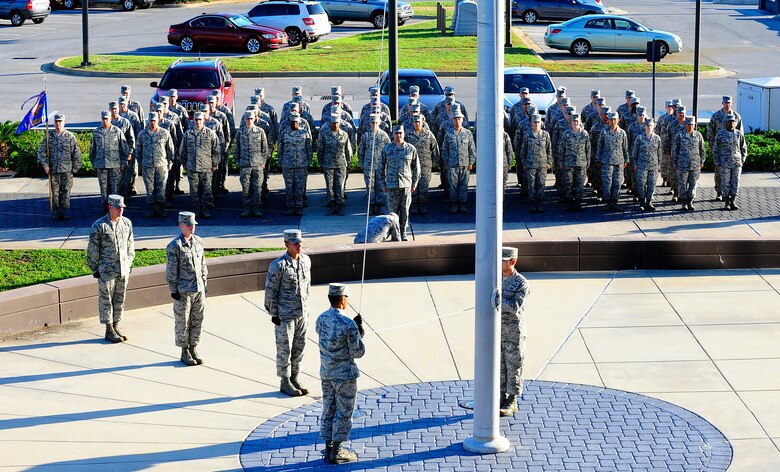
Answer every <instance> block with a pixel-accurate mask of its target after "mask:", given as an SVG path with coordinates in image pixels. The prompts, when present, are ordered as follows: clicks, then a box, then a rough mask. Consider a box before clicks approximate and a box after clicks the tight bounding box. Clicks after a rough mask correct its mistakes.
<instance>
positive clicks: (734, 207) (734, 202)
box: [729, 195, 739, 210]
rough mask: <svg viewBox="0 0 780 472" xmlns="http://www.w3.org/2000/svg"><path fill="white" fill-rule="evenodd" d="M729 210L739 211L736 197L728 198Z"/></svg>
mask: <svg viewBox="0 0 780 472" xmlns="http://www.w3.org/2000/svg"><path fill="white" fill-rule="evenodd" d="M729 210H739V207H738V206H737V196H736V195H732V196H731V198H729Z"/></svg>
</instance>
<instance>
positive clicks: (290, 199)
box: [278, 116, 312, 215]
mask: <svg viewBox="0 0 780 472" xmlns="http://www.w3.org/2000/svg"><path fill="white" fill-rule="evenodd" d="M300 123H301V118H300V117H298V116H295V117H293V118H292V120H291V121H290V129H288V130H285V131H282V133H281V135H280V137H279V152H278V156H279V164H280V165H281V166H282V175H283V176H284V187H285V192H286V194H287V214H288V215H303V205H304V201H303V199H304V196H305V192H306V179H307V178H308V175H309V173H308V170H309V164H310V163H311V160H312V144H311V135H310V134H309V132H308V131H306V130H304V129H301V128H298V125H299V124H300Z"/></svg>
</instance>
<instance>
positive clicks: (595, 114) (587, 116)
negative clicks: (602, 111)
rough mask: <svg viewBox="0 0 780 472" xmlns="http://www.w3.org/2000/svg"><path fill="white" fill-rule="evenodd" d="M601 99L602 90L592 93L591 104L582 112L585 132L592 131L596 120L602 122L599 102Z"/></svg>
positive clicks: (581, 119)
mask: <svg viewBox="0 0 780 472" xmlns="http://www.w3.org/2000/svg"><path fill="white" fill-rule="evenodd" d="M599 98H601V90H591V91H590V103H588V104H587V105H585V106H584V107H582V111H581V112H580V121H581V125H582V127H583V129H585V131H590V127H591V123H592V122H593V121H594V120H600V119H601V118H600V117H599V105H598V101H599Z"/></svg>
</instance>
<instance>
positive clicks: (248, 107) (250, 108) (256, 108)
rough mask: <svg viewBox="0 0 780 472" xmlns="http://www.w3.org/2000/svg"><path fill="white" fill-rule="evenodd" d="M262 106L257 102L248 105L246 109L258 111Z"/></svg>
mask: <svg viewBox="0 0 780 472" xmlns="http://www.w3.org/2000/svg"><path fill="white" fill-rule="evenodd" d="M259 109H260V108H259V107H258V106H257V104H253V105H247V106H246V108H244V111H251V112H252V113H254V112H256V111H257V110H259Z"/></svg>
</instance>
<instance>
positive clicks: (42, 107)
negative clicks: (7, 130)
mask: <svg viewBox="0 0 780 472" xmlns="http://www.w3.org/2000/svg"><path fill="white" fill-rule="evenodd" d="M33 99H34V100H35V104H34V105H33V106H32V108H30V111H28V112H27V114H26V115H24V118H22V122H21V123H19V127H18V128H17V129H16V134H22V133H24V132H25V131H27V130H28V129H30V128H34V127H36V126H38V125H39V124H41V123H44V122H46V123H48V122H49V113H48V111H47V108H48V107H47V106H46V91H45V90H44V91H43V92H41V93H40V94H38V95H33V96H32V97H30V98H28V99H27V100H25V102H24V103H22V107H21V109H22V110H24V106H25V105H27V102H29V101H30V100H33Z"/></svg>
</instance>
